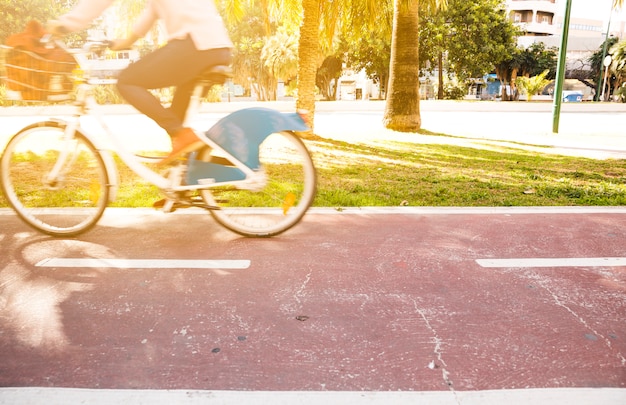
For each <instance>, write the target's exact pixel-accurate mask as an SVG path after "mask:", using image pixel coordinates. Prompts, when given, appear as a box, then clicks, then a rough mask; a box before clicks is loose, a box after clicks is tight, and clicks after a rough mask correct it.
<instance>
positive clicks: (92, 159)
mask: <svg viewBox="0 0 626 405" xmlns="http://www.w3.org/2000/svg"><path fill="white" fill-rule="evenodd" d="M0 167H1V169H2V170H1V174H0V185H1V186H2V190H3V192H4V195H5V196H6V198H7V200H8V203H9V204H10V206H11V207H12V208H13V209H14V210H15V212H16V213H17V214H18V216H19V217H20V218H22V219H23V220H24V221H25V222H26V223H27V224H28V225H30V226H32V227H33V228H35V229H37V230H39V231H41V232H43V233H46V234H48V235H53V236H74V235H77V234H80V233H82V232H85V231H87V230H88V229H90V228H91V227H93V226H94V225H95V224H96V222H98V220H99V219H100V217H101V216H102V214H103V212H104V209H105V208H106V206H107V204H108V201H109V187H108V184H109V179H108V173H107V170H106V166H105V164H104V161H103V159H102V156H101V155H100V153H99V152H98V151H97V150H96V149H95V148H94V146H93V144H92V143H91V142H90V141H89V140H88V139H87V138H85V137H84V136H83V135H82V134H81V133H80V132H78V131H77V132H76V133H75V134H74V136H73V137H66V136H65V125H64V124H63V123H60V122H55V121H46V122H41V123H38V124H33V125H31V126H28V127H26V128H24V129H22V130H21V131H20V132H18V133H17V134H15V135H14V136H13V138H11V140H10V141H9V143H8V144H7V146H6V149H5V151H4V153H3V154H2V158H1V159H0Z"/></svg>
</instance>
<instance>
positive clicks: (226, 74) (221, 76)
mask: <svg viewBox="0 0 626 405" xmlns="http://www.w3.org/2000/svg"><path fill="white" fill-rule="evenodd" d="M231 77H233V70H232V69H231V68H230V66H226V65H215V66H211V67H210V68H208V69H207V70H205V71H204V72H202V73H200V76H198V79H199V80H202V81H208V82H213V83H224V82H225V81H226V80H227V79H230V78H231Z"/></svg>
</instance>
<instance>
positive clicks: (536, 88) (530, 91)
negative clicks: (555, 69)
mask: <svg viewBox="0 0 626 405" xmlns="http://www.w3.org/2000/svg"><path fill="white" fill-rule="evenodd" d="M548 73H550V70H549V69H546V70H544V71H543V72H542V73H540V74H538V75H537V76H533V77H526V76H518V77H517V79H516V80H515V84H516V85H517V87H518V88H519V89H520V91H521V92H522V93H526V101H531V100H532V98H533V96H534V95H535V94H539V92H540V91H541V90H543V89H544V88H545V87H546V86H547V85H548V84H550V82H551V80H548V79H546V76H547V75H548Z"/></svg>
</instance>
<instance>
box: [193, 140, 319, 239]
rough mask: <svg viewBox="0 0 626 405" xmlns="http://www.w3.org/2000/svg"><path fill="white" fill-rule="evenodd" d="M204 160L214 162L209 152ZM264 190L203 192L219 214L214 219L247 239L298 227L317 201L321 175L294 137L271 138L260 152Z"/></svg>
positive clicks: (265, 142)
mask: <svg viewBox="0 0 626 405" xmlns="http://www.w3.org/2000/svg"><path fill="white" fill-rule="evenodd" d="M199 157H200V159H201V160H209V159H211V158H212V157H211V156H210V152H208V151H206V152H205V153H204V156H203V154H202V153H201V154H200V156H199ZM259 160H260V162H261V168H260V171H261V172H262V173H263V175H264V177H265V181H264V182H263V184H261V185H258V187H255V188H253V189H241V188H235V187H233V186H220V187H216V188H211V189H209V190H203V191H202V192H201V195H202V198H203V199H204V201H205V202H206V203H207V204H208V205H211V206H213V207H215V209H213V210H211V214H212V215H213V218H215V220H216V221H217V222H218V223H220V224H221V225H223V226H224V227H226V228H228V229H230V230H232V231H234V232H236V233H238V234H240V235H244V236H254V237H266V236H274V235H278V234H280V233H282V232H284V231H286V230H288V229H290V228H291V227H293V226H294V225H296V224H297V223H298V222H300V220H301V219H302V217H303V216H304V214H305V213H306V211H307V210H308V208H309V207H310V206H311V203H312V202H313V199H314V198H315V188H316V173H315V166H314V165H313V160H312V159H311V155H310V154H309V151H308V150H307V148H306V146H305V145H304V143H303V142H302V140H301V139H300V138H299V137H297V136H296V135H295V134H294V133H292V132H280V133H275V134H272V135H270V136H269V137H268V138H266V139H265V141H264V142H263V143H262V144H261V145H260V147H259Z"/></svg>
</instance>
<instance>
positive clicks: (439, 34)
mask: <svg viewBox="0 0 626 405" xmlns="http://www.w3.org/2000/svg"><path fill="white" fill-rule="evenodd" d="M517 33H518V31H517V28H516V27H515V26H514V25H513V23H512V22H511V21H510V20H509V18H508V16H507V13H506V7H505V4H504V2H503V1H502V0H475V1H471V2H468V1H465V0H448V7H447V8H446V9H445V10H441V11H439V12H437V13H430V14H425V13H422V18H421V21H420V60H421V61H429V62H430V66H431V67H435V66H436V67H437V68H438V72H439V82H440V83H442V82H443V72H444V71H447V73H448V75H449V76H450V75H454V76H456V78H457V79H459V80H461V81H463V80H465V79H467V78H469V77H482V76H484V75H485V74H487V73H489V72H491V71H493V67H494V64H497V63H500V62H501V61H503V60H504V59H507V58H508V57H509V55H510V54H511V53H512V52H513V50H514V47H515V36H516V35H517ZM444 55H446V57H445V58H444ZM444 59H445V61H446V66H445V67H444ZM442 97H443V86H439V98H442Z"/></svg>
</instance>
